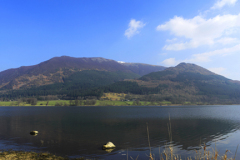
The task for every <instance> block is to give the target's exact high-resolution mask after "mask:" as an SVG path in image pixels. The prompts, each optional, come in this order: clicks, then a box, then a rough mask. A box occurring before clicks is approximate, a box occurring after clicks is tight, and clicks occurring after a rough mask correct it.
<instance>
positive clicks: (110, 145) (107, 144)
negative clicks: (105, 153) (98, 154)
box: [103, 142, 116, 149]
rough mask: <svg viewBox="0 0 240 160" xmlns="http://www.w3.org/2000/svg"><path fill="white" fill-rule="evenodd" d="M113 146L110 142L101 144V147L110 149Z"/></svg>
mask: <svg viewBox="0 0 240 160" xmlns="http://www.w3.org/2000/svg"><path fill="white" fill-rule="evenodd" d="M115 147H116V146H115V145H114V144H113V143H112V142H107V143H106V144H105V145H103V149H111V148H115Z"/></svg>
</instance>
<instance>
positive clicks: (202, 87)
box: [104, 63, 240, 104]
mask: <svg viewBox="0 0 240 160" xmlns="http://www.w3.org/2000/svg"><path fill="white" fill-rule="evenodd" d="M119 86H121V87H119ZM104 92H119V93H120V92H122V93H132V94H135V95H136V94H138V95H141V96H135V97H134V96H133V97H134V98H136V97H137V98H138V99H140V100H148V101H163V100H167V101H171V102H173V103H185V102H191V103H198V104H204V103H208V104H234V103H240V85H239V83H237V82H236V81H232V80H230V79H228V78H225V77H223V76H220V75H217V74H215V73H213V72H210V71H208V70H207V69H204V68H202V67H200V66H197V65H195V64H188V63H180V64H179V65H177V66H176V67H170V68H167V69H165V70H163V71H159V72H153V73H149V74H147V75H145V76H142V77H141V78H139V79H135V80H127V81H123V82H117V83H115V84H111V85H109V86H107V87H105V88H104Z"/></svg>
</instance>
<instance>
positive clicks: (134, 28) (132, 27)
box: [124, 19, 146, 38]
mask: <svg viewBox="0 0 240 160" xmlns="http://www.w3.org/2000/svg"><path fill="white" fill-rule="evenodd" d="M145 25H146V24H144V23H143V22H141V21H136V20H135V19H132V20H131V21H130V23H129V25H128V26H129V28H128V29H127V30H126V31H125V34H124V35H125V36H126V37H128V38H131V37H132V36H134V35H136V34H138V33H139V29H141V28H143V27H144V26H145Z"/></svg>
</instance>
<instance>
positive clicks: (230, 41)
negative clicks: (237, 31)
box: [217, 37, 240, 45]
mask: <svg viewBox="0 0 240 160" xmlns="http://www.w3.org/2000/svg"><path fill="white" fill-rule="evenodd" d="M239 42H240V41H239V40H238V39H237V38H231V37H225V38H221V39H219V40H217V43H220V44H223V45H226V44H235V43H239Z"/></svg>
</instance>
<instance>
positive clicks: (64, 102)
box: [0, 100, 239, 107]
mask: <svg viewBox="0 0 240 160" xmlns="http://www.w3.org/2000/svg"><path fill="white" fill-rule="evenodd" d="M72 101H73V102H74V101H75V100H72ZM85 101H86V100H82V101H81V102H82V103H84V102H85ZM182 105H239V104H207V103H205V104H195V103H189V102H186V103H183V104H173V103H171V102H169V101H158V102H149V101H119V100H96V101H95V104H93V105H92V104H90V105H89V104H87V105H85V104H77V105H75V104H74V105H71V100H49V101H46V100H44V101H38V102H37V104H36V105H31V104H28V103H26V102H21V103H19V102H18V101H0V107H6V106H182Z"/></svg>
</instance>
